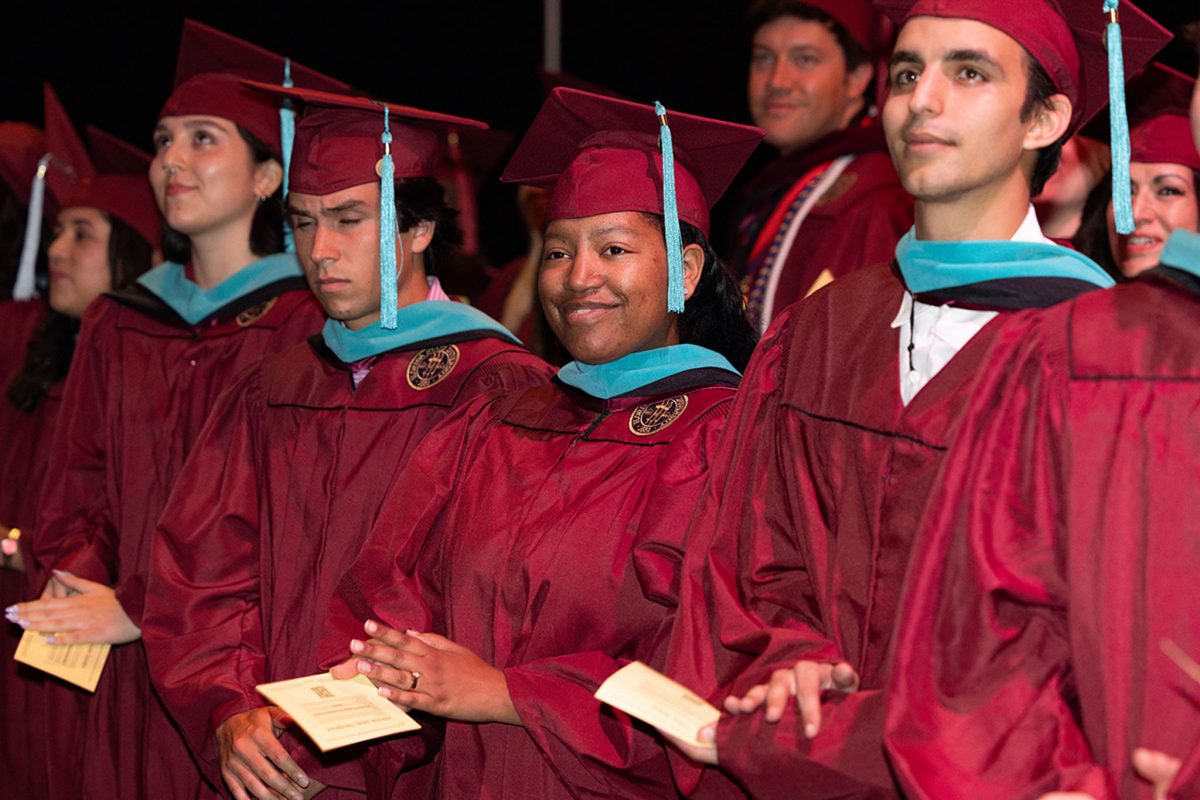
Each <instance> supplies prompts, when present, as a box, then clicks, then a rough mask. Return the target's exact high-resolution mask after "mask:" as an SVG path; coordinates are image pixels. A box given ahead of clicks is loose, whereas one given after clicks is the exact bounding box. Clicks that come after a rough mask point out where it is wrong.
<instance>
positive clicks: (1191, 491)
mask: <svg viewBox="0 0 1200 800" xmlns="http://www.w3.org/2000/svg"><path fill="white" fill-rule="evenodd" d="M1154 124H1156V125H1157V126H1158V127H1159V129H1160V130H1159V133H1158V137H1157V142H1156V144H1157V146H1158V147H1159V148H1165V147H1166V146H1167V145H1168V144H1173V145H1174V147H1175V148H1176V150H1175V154H1174V155H1172V156H1171V161H1172V162H1173V161H1176V160H1180V159H1182V158H1184V157H1194V155H1195V153H1196V149H1195V147H1194V144H1193V141H1192V139H1193V137H1192V131H1190V130H1188V125H1187V121H1186V119H1185V118H1183V117H1179V116H1174V117H1173V118H1171V119H1166V118H1159V120H1156V121H1155V123H1154ZM1135 141H1136V139H1135ZM1135 152H1136V150H1135ZM1189 153H1190V156H1189ZM1167 163H1169V162H1167ZM1198 336H1200V234H1197V233H1195V232H1190V231H1183V230H1178V229H1177V230H1176V231H1175V232H1174V233H1172V234H1171V237H1170V238H1169V239H1168V241H1167V244H1166V246H1165V247H1164V249H1163V251H1162V254H1161V256H1160V265H1159V266H1158V267H1157V268H1154V269H1151V270H1149V271H1146V272H1143V273H1141V274H1140V275H1139V276H1138V277H1137V278H1136V279H1135V280H1133V281H1132V282H1130V283H1128V284H1124V285H1122V286H1119V287H1117V288H1115V289H1113V290H1112V291H1109V292H1098V293H1094V294H1090V295H1087V296H1085V297H1080V298H1079V299H1077V300H1073V301H1072V302H1070V303H1066V304H1063V305H1062V306H1059V307H1056V308H1053V309H1050V310H1047V311H1044V312H1041V313H1035V314H1029V315H1024V319H1022V320H1020V322H1019V324H1018V322H1017V321H1014V324H1013V325H1012V327H1011V330H1009V331H1006V333H1005V336H1004V337H1003V338H1002V339H1000V340H998V341H997V343H996V345H995V346H994V347H993V349H992V351H991V353H990V354H989V357H988V363H989V366H988V368H987V369H986V370H985V371H984V374H983V375H982V376H981V377H980V379H979V384H978V387H977V389H976V391H975V393H974V394H973V396H972V400H971V404H970V408H969V410H968V412H967V415H966V417H965V419H964V421H963V423H962V427H961V430H960V433H959V435H958V438H957V440H956V442H955V444H954V447H953V449H952V450H951V451H950V454H949V455H948V456H947V458H946V464H945V467H944V471H943V473H942V482H941V484H940V486H939V489H938V491H937V492H936V493H935V494H934V495H933V497H932V499H931V502H930V505H929V514H928V515H927V517H926V519H925V522H924V524H923V526H922V528H923V530H922V532H921V534H920V536H919V538H918V540H917V546H916V548H915V553H916V554H917V555H915V556H914V562H913V566H912V573H911V577H910V581H909V585H908V588H907V589H906V592H905V606H906V608H907V609H908V612H909V613H907V614H906V615H905V617H904V618H903V619H902V620H901V622H900V625H899V629H898V631H897V634H896V635H897V645H896V655H897V660H896V666H895V669H894V670H893V672H892V677H891V679H890V681H889V689H890V692H889V698H888V703H887V706H888V707H887V730H888V732H887V745H888V751H889V752H890V754H891V755H892V759H893V763H894V764H895V766H896V769H897V773H898V774H899V776H900V779H901V782H902V783H903V785H904V786H905V788H906V790H907V791H909V792H910V793H911V796H913V797H945V796H949V795H954V796H961V797H978V798H991V797H995V798H1001V797H1003V798H1009V797H1023V796H1033V795H1035V794H1037V793H1040V792H1045V791H1063V792H1080V793H1083V795H1085V796H1091V797H1096V798H1108V797H1128V798H1133V797H1141V798H1149V797H1151V796H1153V797H1155V798H1159V797H1166V796H1168V795H1166V794H1160V793H1155V792H1154V791H1153V787H1151V786H1150V785H1149V784H1148V783H1146V782H1143V781H1142V780H1139V775H1140V777H1149V776H1150V774H1151V771H1150V770H1149V769H1147V765H1148V764H1150V765H1152V764H1154V763H1155V761H1158V762H1160V763H1161V762H1162V761H1164V760H1165V761H1174V762H1175V763H1174V768H1175V769H1178V768H1179V760H1181V759H1187V758H1188V756H1189V755H1192V756H1193V757H1192V758H1191V760H1190V763H1188V764H1186V765H1185V768H1184V770H1183V771H1182V772H1181V773H1180V774H1179V775H1178V776H1176V777H1175V782H1174V783H1171V781H1170V779H1169V776H1168V780H1167V781H1165V783H1168V784H1170V785H1171V794H1170V795H1169V796H1170V797H1179V798H1187V797H1195V796H1197V794H1196V793H1197V789H1198V788H1200V787H1198V786H1197V776H1198V774H1200V769H1198V768H1200V761H1198V760H1197V758H1196V757H1195V755H1196V754H1200V714H1198V713H1197V709H1196V704H1195V698H1196V697H1197V696H1200V683H1198V682H1197V680H1198V679H1197V676H1196V672H1195V671H1194V670H1193V671H1192V672H1190V673H1189V672H1188V671H1185V669H1182V668H1181V666H1183V665H1185V664H1187V661H1188V659H1193V660H1194V659H1195V658H1196V657H1197V656H1200V610H1198V609H1197V606H1196V603H1195V595H1194V587H1195V582H1196V575H1197V573H1198V572H1200V518H1198V517H1197V515H1196V513H1195V510H1196V508H1197V503H1200V455H1198V454H1200V447H1198V446H1197V445H1198V443H1200V416H1198V415H1197V411H1196V410H1197V408H1200V344H1198V341H1200V339H1198ZM934 554H936V557H933V556H934ZM1180 651H1182V652H1180ZM1181 662H1182V663H1181ZM1193 663H1194V661H1193ZM1137 748H1148V749H1150V750H1156V751H1159V752H1158V755H1157V757H1155V756H1154V755H1153V754H1150V753H1146V752H1142V753H1137V755H1136V756H1135V757H1133V758H1131V756H1133V755H1134V753H1135V752H1136V749H1137ZM1161 788H1162V787H1160V791H1161Z"/></svg>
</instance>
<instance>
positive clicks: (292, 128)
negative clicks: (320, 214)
mask: <svg viewBox="0 0 1200 800" xmlns="http://www.w3.org/2000/svg"><path fill="white" fill-rule="evenodd" d="M283 85H284V86H285V87H286V88H291V87H292V85H293V84H292V60H291V59H290V58H285V59H284V60H283ZM295 138H296V111H295V110H294V109H293V108H292V101H291V100H288V99H286V98H285V99H284V101H283V105H282V106H281V107H280V109H279V143H280V150H281V151H282V153H283V196H284V197H287V193H288V174H289V173H290V172H291V168H292V142H293V141H295ZM283 249H284V250H286V251H287V252H289V253H294V252H296V242H295V240H294V239H293V238H292V226H291V225H289V224H288V223H287V220H284V222H283Z"/></svg>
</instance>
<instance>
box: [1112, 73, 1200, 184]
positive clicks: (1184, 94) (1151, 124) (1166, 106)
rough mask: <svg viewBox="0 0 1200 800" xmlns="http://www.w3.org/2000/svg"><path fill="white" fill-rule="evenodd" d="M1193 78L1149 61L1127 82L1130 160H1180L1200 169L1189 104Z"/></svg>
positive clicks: (1158, 161)
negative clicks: (1147, 65) (1143, 69)
mask: <svg viewBox="0 0 1200 800" xmlns="http://www.w3.org/2000/svg"><path fill="white" fill-rule="evenodd" d="M1195 86H1196V81H1195V80H1193V79H1192V78H1189V77H1188V76H1187V75H1184V74H1183V73H1182V72H1177V71H1175V70H1173V69H1171V68H1170V67H1167V66H1164V65H1162V64H1157V63H1155V64H1151V65H1150V66H1149V67H1148V68H1147V69H1146V71H1145V72H1143V73H1142V74H1141V75H1139V76H1138V77H1137V78H1135V79H1134V80H1133V81H1132V82H1131V83H1130V84H1129V98H1130V99H1129V126H1130V127H1131V128H1132V129H1133V130H1132V131H1130V133H1129V143H1130V153H1129V160H1130V161H1140V162H1142V163H1148V164H1182V165H1184V166H1186V167H1190V168H1191V169H1194V170H1196V171H1198V172H1200V152H1197V151H1196V143H1195V141H1194V139H1193V138H1192V121H1191V119H1190V117H1189V108H1190V105H1191V102H1192V90H1193V89H1194V88H1195Z"/></svg>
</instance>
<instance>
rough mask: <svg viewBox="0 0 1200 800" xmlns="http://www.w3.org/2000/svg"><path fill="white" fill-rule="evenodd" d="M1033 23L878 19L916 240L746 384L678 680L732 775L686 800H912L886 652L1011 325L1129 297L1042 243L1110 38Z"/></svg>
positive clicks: (768, 351)
mask: <svg viewBox="0 0 1200 800" xmlns="http://www.w3.org/2000/svg"><path fill="white" fill-rule="evenodd" d="M1081 1H1082V0H1081ZM1039 8H1040V11H1039V13H1037V14H1032V15H1031V14H1029V13H1026V12H1023V13H1021V14H1016V13H1012V9H1011V8H1009V6H1008V4H1006V3H994V2H976V1H975V0H961V2H958V1H957V0H945V1H944V2H938V0H929V1H928V2H925V0H922V2H920V3H917V4H916V7H915V8H913V3H911V2H898V3H896V4H895V5H892V4H891V3H889V4H888V5H887V6H885V7H884V10H885V11H886V12H887V13H889V14H890V15H892V16H893V18H894V19H896V21H897V22H898V23H901V24H902V25H903V27H902V28H901V30H900V32H899V39H898V42H897V45H896V52H895V54H894V55H893V58H892V67H891V94H890V96H889V98H888V100H887V102H886V104H885V106H884V110H883V121H884V128H885V130H886V133H887V136H888V141H889V144H890V147H891V150H892V155H893V158H894V160H895V162H896V167H897V171H898V172H899V174H900V176H901V180H902V181H903V182H904V185H905V186H906V188H908V189H909V191H911V192H912V193H913V195H914V196H915V197H916V200H917V203H916V226H915V228H914V230H913V231H910V232H909V233H908V234H906V235H905V236H904V238H903V239H902V240H901V242H900V244H899V245H898V246H897V248H896V257H895V261H894V262H893V263H892V264H879V265H876V266H873V267H870V268H868V269H864V270H860V271H858V272H857V273H855V274H854V275H851V276H847V277H846V278H843V279H839V280H838V281H835V282H834V283H833V284H831V285H830V286H829V287H828V288H826V289H823V290H821V291H819V292H817V293H815V294H814V295H812V296H811V297H810V298H808V299H807V300H805V301H804V302H802V303H800V304H798V305H797V306H795V307H794V308H793V309H792V310H791V311H790V312H788V313H787V314H785V316H784V317H783V318H782V319H781V320H780V321H778V322H777V323H776V324H775V326H774V327H773V329H772V330H771V331H770V332H769V333H768V335H767V337H766V338H765V339H764V341H763V342H762V343H761V345H760V347H759V351H758V353H757V354H756V356H755V359H754V361H753V362H752V363H751V365H750V367H749V369H748V370H747V374H746V378H745V380H744V381H743V384H742V389H741V393H740V394H739V397H738V401H737V403H736V404H735V408H734V411H733V412H732V415H731V419H732V425H731V427H730V428H728V429H727V431H726V436H725V438H724V440H723V446H722V450H721V453H720V456H719V458H718V461H717V463H716V465H715V466H714V468H713V470H712V473H711V480H710V485H709V489H708V491H707V492H706V494H705V496H704V498H703V500H702V502H701V504H700V506H699V508H698V509H697V512H696V515H695V517H694V520H693V524H692V534H691V535H692V536H693V537H694V538H692V539H690V540H689V542H688V547H687V553H688V561H687V563H686V564H685V569H684V576H683V580H682V584H681V592H682V595H681V602H680V605H681V609H682V610H681V613H680V622H679V625H678V626H677V630H676V631H675V634H674V637H673V641H672V644H671V655H670V659H669V663H668V668H667V673H668V674H669V675H671V676H672V677H675V678H677V679H679V680H681V681H682V682H683V683H685V684H687V685H688V686H690V687H691V688H693V689H694V690H697V691H699V692H700V693H701V694H702V695H705V696H708V697H710V698H712V700H713V701H714V702H716V703H718V704H722V705H723V706H724V708H725V709H726V710H727V711H728V712H730V713H728V714H726V715H725V716H723V717H722V719H721V721H720V724H719V725H718V727H717V729H716V731H715V732H713V731H711V729H710V730H709V732H708V733H709V735H714V734H715V742H714V745H715V747H714V748H709V749H707V750H702V749H694V750H693V751H692V755H693V756H694V757H696V758H698V759H702V760H704V761H707V762H710V763H711V762H718V763H719V765H720V767H721V770H722V771H721V772H717V771H715V770H711V769H709V770H705V771H704V772H703V773H701V772H699V771H698V768H697V767H696V766H695V765H693V764H691V763H688V762H684V761H683V760H682V759H680V761H679V764H678V765H679V770H678V774H679V779H680V786H681V788H682V789H683V790H684V791H686V792H692V793H695V794H698V795H704V794H713V795H722V796H725V795H728V794H729V793H730V792H732V791H734V789H733V787H731V786H730V785H729V783H730V779H732V780H733V781H736V782H737V783H738V784H740V785H741V786H742V787H743V788H744V789H745V790H746V791H748V792H749V793H750V794H753V795H755V796H759V797H788V796H793V795H794V793H795V792H796V787H798V786H803V787H805V796H810V797H845V796H888V795H894V794H895V792H896V788H895V786H894V784H893V781H892V777H891V775H890V772H889V770H888V767H887V764H886V762H885V760H884V755H883V747H882V734H883V724H882V723H883V705H882V697H881V694H880V690H881V689H882V688H883V686H884V684H885V681H886V677H887V670H888V666H887V665H888V661H889V658H890V651H891V642H890V635H891V630H892V627H893V625H894V623H895V620H896V618H897V615H898V614H899V613H901V610H900V609H901V606H900V603H899V595H900V587H901V581H902V579H903V576H904V572H905V568H906V566H907V563H908V559H909V553H910V551H911V545H912V536H913V533H914V532H915V528H916V526H917V523H918V522H919V520H920V516H921V512H922V509H923V508H924V505H925V502H926V498H927V496H928V494H929V492H930V490H931V488H932V486H933V481H934V478H935V476H936V474H937V469H938V466H939V464H940V461H941V459H942V455H943V453H944V452H945V449H946V447H947V445H948V444H949V442H950V440H951V437H952V434H953V431H954V428H955V424H956V421H957V420H958V419H959V417H960V415H961V413H962V410H963V407H964V404H965V401H966V399H967V398H968V397H969V395H970V391H971V386H972V382H973V380H974V377H975V375H976V374H977V373H978V371H979V368H980V366H981V364H982V363H983V359H984V358H985V355H986V352H987V347H988V344H989V343H990V342H991V341H992V340H994V339H995V338H996V337H998V336H1001V335H1002V333H1003V331H1004V329H1005V326H1006V325H1007V324H1008V321H1009V320H1010V319H1011V318H1012V314H1013V312H1014V311H1016V310H1019V309H1022V308H1028V307H1041V306H1047V305H1052V304H1054V303H1057V302H1059V301H1062V300H1064V299H1067V298H1069V297H1072V296H1074V295H1076V294H1078V293H1080V292H1083V291H1086V290H1089V289H1092V288H1094V287H1097V286H1106V285H1110V283H1111V280H1110V279H1109V278H1108V277H1107V275H1105V274H1104V272H1103V271H1102V270H1101V269H1100V268H1099V267H1098V266H1097V265H1096V264H1094V263H1093V262H1091V261H1089V260H1088V259H1086V258H1083V257H1082V256H1080V255H1079V254H1077V253H1075V252H1073V251H1071V250H1068V249H1066V248H1062V247H1059V246H1057V245H1054V244H1053V243H1051V242H1049V241H1048V240H1046V239H1045V238H1044V237H1043V236H1041V234H1040V231H1039V229H1038V227H1037V222H1036V217H1035V216H1034V214H1033V210H1032V207H1031V205H1030V197H1031V195H1032V194H1033V193H1034V192H1035V191H1036V189H1037V188H1038V186H1039V185H1040V183H1041V182H1042V181H1043V180H1044V179H1045V177H1046V176H1047V175H1048V174H1049V172H1051V171H1052V169H1053V163H1054V155H1055V149H1056V147H1055V144H1056V143H1057V142H1059V141H1061V140H1062V139H1063V138H1064V137H1065V136H1066V135H1068V134H1069V133H1070V132H1071V131H1072V130H1074V129H1075V128H1077V127H1078V125H1079V124H1081V122H1082V121H1083V120H1085V119H1087V118H1088V117H1089V116H1091V114H1093V113H1095V111H1097V110H1099V109H1100V108H1101V107H1102V106H1103V105H1104V103H1105V100H1106V99H1107V95H1106V93H1105V92H1103V91H1102V89H1103V87H1104V86H1105V81H1104V76H1105V61H1104V58H1103V50H1102V49H1101V43H1100V40H1099V34H1098V33H1096V31H1097V30H1099V29H1101V28H1102V27H1103V26H1102V21H1103V19H1101V21H1099V22H1098V21H1097V20H1096V17H1097V16H1098V15H1099V12H1098V11H1096V10H1095V9H1091V7H1090V6H1088V5H1087V4H1086V3H1083V5H1080V6H1076V5H1075V4H1074V3H1072V4H1064V5H1063V6H1059V5H1057V3H1055V2H1048V3H1045V4H1043V6H1039ZM1124 20H1125V22H1126V24H1125V26H1124V27H1125V31H1126V35H1127V49H1126V56H1127V58H1128V60H1129V61H1130V62H1132V63H1133V64H1139V63H1142V62H1143V61H1144V60H1145V59H1146V58H1147V57H1148V55H1149V53H1147V52H1146V50H1147V49H1150V50H1152V49H1153V47H1154V46H1157V45H1159V44H1161V43H1162V42H1163V41H1165V39H1166V37H1165V34H1161V29H1159V28H1158V27H1157V26H1155V25H1154V24H1153V22H1152V21H1150V20H1149V18H1147V17H1145V16H1144V15H1141V14H1140V13H1139V12H1137V11H1136V9H1132V8H1126V9H1125V13H1124ZM1131 69H1132V67H1131ZM1050 76H1054V77H1053V78H1051V77H1050ZM1085 86H1086V87H1087V91H1086V92H1085V91H1084V87H1085ZM1023 109H1027V110H1026V111H1023ZM856 687H859V688H860V691H858V692H857V693H856V694H850V695H847V694H845V693H844V691H845V690H853V689H854V688H856ZM835 688H836V689H842V690H844V691H843V692H834V693H832V694H829V695H827V696H825V698H824V700H825V702H824V703H822V702H821V700H822V694H821V692H822V690H828V689H835ZM793 698H794V699H793ZM764 704H765V706H766V710H765V711H764V709H763V705H764Z"/></svg>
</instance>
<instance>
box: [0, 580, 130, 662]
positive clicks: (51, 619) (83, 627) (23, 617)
mask: <svg viewBox="0 0 1200 800" xmlns="http://www.w3.org/2000/svg"><path fill="white" fill-rule="evenodd" d="M4 615H5V617H6V618H7V619H8V621H9V622H13V623H16V624H17V625H20V626H21V627H22V628H25V629H26V630H35V631H40V632H42V633H49V634H52V635H50V636H47V637H46V641H47V642H50V643H51V644H125V643H126V642H133V641H136V640H138V639H140V638H141V637H142V630H141V628H139V627H138V626H137V625H135V624H133V620H131V619H130V618H129V615H128V614H126V613H125V609H124V608H122V607H121V603H120V601H119V600H117V595H116V592H114V591H113V588H112V587H111V586H107V585H105V584H103V583H96V582H95V581H89V580H86V579H84V578H80V577H77V576H75V575H72V574H71V573H69V572H64V571H62V570H57V569H56V570H54V572H53V574H52V575H51V577H50V580H49V581H48V582H47V584H46V588H45V590H44V591H43V592H42V596H41V598H40V599H38V600H33V601H31V602H28V603H18V604H16V605H12V606H9V607H8V608H6V609H5V610H4Z"/></svg>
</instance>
